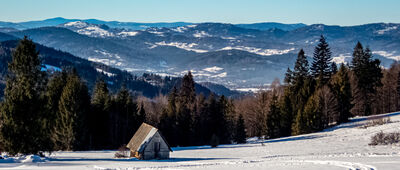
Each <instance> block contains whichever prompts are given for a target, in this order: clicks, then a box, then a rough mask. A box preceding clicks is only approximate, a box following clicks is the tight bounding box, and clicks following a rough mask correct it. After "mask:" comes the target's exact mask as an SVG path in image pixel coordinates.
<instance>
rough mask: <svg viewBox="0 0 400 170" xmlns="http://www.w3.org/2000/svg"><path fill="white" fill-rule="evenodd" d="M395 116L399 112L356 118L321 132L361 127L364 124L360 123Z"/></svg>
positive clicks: (399, 113)
mask: <svg viewBox="0 0 400 170" xmlns="http://www.w3.org/2000/svg"><path fill="white" fill-rule="evenodd" d="M397 115H400V112H393V113H387V114H380V115H371V116H365V117H356V118H353V119H351V120H350V121H349V122H348V123H343V124H340V125H337V126H333V127H331V128H328V129H325V130H323V132H330V131H334V130H337V129H343V128H354V127H357V126H362V125H363V124H364V123H361V122H362V121H368V120H374V119H382V118H386V117H391V116H397Z"/></svg>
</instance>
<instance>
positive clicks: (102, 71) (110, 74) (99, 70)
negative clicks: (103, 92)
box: [96, 68, 115, 77]
mask: <svg viewBox="0 0 400 170" xmlns="http://www.w3.org/2000/svg"><path fill="white" fill-rule="evenodd" d="M96 71H97V72H99V73H103V74H105V75H107V76H108V77H113V76H115V74H114V73H110V72H107V71H104V70H103V69H100V68H96Z"/></svg>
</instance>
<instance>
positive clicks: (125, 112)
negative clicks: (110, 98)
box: [112, 86, 140, 147]
mask: <svg viewBox="0 0 400 170" xmlns="http://www.w3.org/2000/svg"><path fill="white" fill-rule="evenodd" d="M113 103H114V108H113V109H112V110H114V112H113V114H116V115H117V116H116V117H117V120H116V123H117V124H118V125H119V126H118V131H117V132H116V133H117V134H118V135H116V136H117V138H119V141H118V142H117V144H116V147H119V146H121V145H122V144H126V143H128V142H129V140H130V139H131V137H132V136H133V135H134V133H135V132H136V130H137V129H138V128H139V126H140V124H137V123H136V119H137V112H138V110H137V104H136V102H135V101H133V98H132V96H131V94H130V93H129V91H128V89H126V87H125V86H122V87H121V89H120V90H119V91H118V93H117V96H116V97H115V100H114V102H113Z"/></svg>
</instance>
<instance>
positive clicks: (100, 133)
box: [89, 79, 117, 149]
mask: <svg viewBox="0 0 400 170" xmlns="http://www.w3.org/2000/svg"><path fill="white" fill-rule="evenodd" d="M91 105H92V112H91V113H90V116H89V117H90V118H89V126H90V128H89V130H90V139H89V140H90V142H91V145H93V146H94V148H97V149H105V148H110V146H111V145H112V143H113V140H114V139H116V138H117V137H116V136H113V135H112V134H115V133H116V130H117V127H115V126H117V124H116V122H115V121H116V117H115V115H113V116H111V114H110V107H111V98H110V95H109V92H108V88H107V84H106V83H105V82H104V80H103V79H98V80H97V82H96V85H95V87H94V90H93V95H92V101H91Z"/></svg>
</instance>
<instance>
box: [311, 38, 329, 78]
mask: <svg viewBox="0 0 400 170" xmlns="http://www.w3.org/2000/svg"><path fill="white" fill-rule="evenodd" d="M331 55H332V53H331V51H330V48H329V45H328V43H327V42H326V40H325V37H324V36H322V35H321V38H320V39H319V43H318V45H317V46H316V47H315V50H314V57H313V62H312V65H311V68H310V69H311V73H312V75H313V77H314V78H315V79H317V80H318V84H319V85H325V84H326V83H327V82H328V80H329V79H330V76H331V74H332V70H331V64H332V63H331V60H332V57H331Z"/></svg>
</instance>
